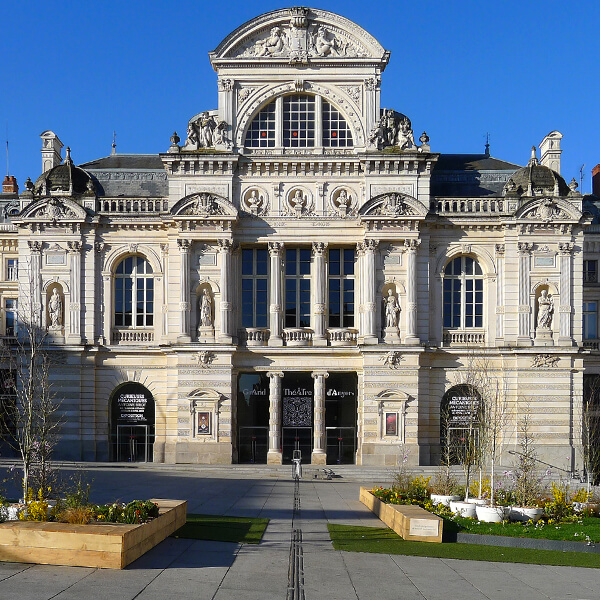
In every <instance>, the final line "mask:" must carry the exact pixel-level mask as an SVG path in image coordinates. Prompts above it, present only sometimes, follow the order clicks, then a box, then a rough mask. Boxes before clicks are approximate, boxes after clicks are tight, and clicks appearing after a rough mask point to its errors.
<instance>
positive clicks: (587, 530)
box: [444, 517, 600, 543]
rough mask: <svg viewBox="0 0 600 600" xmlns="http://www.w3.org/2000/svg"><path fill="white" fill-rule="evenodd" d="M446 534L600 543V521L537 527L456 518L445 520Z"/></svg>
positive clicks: (590, 519)
mask: <svg viewBox="0 0 600 600" xmlns="http://www.w3.org/2000/svg"><path fill="white" fill-rule="evenodd" d="M444 532H448V533H449V532H459V533H479V534H486V535H506V536H509V537H527V538H536V539H546V540H566V541H569V542H585V541H591V542H595V543H600V519H599V518H597V517H582V518H581V519H579V521H577V522H575V523H551V524H548V523H544V522H543V521H539V522H538V524H537V527H536V525H526V524H524V523H508V522H507V523H481V522H480V521H476V520H474V519H464V518H462V517H456V518H454V519H447V518H444ZM588 538H589V540H588Z"/></svg>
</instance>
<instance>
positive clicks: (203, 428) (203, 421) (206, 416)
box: [197, 412, 211, 435]
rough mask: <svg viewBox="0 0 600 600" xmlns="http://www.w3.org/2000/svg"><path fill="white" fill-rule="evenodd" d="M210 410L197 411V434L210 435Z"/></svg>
mask: <svg viewBox="0 0 600 600" xmlns="http://www.w3.org/2000/svg"><path fill="white" fill-rule="evenodd" d="M210 417H211V414H210V412H199V413H198V430H197V431H198V435H210V434H211V427H210V424H211V423H210Z"/></svg>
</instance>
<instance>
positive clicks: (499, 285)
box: [496, 244, 505, 346]
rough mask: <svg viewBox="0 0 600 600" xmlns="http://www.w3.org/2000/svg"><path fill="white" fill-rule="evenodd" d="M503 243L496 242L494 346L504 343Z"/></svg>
mask: <svg viewBox="0 0 600 600" xmlns="http://www.w3.org/2000/svg"><path fill="white" fill-rule="evenodd" d="M504 249H505V247H504V244H496V275H497V277H496V346H503V345H504Z"/></svg>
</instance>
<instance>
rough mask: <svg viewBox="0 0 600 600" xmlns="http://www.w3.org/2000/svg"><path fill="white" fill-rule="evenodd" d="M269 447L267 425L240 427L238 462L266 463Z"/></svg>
mask: <svg viewBox="0 0 600 600" xmlns="http://www.w3.org/2000/svg"><path fill="white" fill-rule="evenodd" d="M268 449H269V428H268V427H240V428H239V442H238V451H239V459H238V462H240V463H250V464H263V465H264V464H266V462H267V450H268Z"/></svg>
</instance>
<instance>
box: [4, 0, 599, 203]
mask: <svg viewBox="0 0 600 600" xmlns="http://www.w3.org/2000/svg"><path fill="white" fill-rule="evenodd" d="M285 6H290V4H289V3H287V2H286V3H278V2H270V1H269V2H249V1H247V0H246V1H240V0H235V1H227V0H223V1H221V2H211V3H208V2H204V1H202V0H194V1H187V0H186V1H175V2H164V1H161V2H158V1H148V0H146V1H144V2H142V1H139V0H127V1H122V0H121V1H118V2H117V1H113V0H105V1H103V2H93V3H92V2H89V3H88V2H81V1H78V2H74V1H72V0H65V1H63V2H54V1H44V2H41V1H32V2H15V3H12V4H11V5H10V8H7V7H5V9H4V11H3V27H2V34H0V50H1V52H0V65H2V68H1V69H0V72H1V76H2V83H1V86H2V87H1V90H2V91H1V93H0V131H1V133H2V140H3V145H4V146H5V140H6V137H7V129H8V139H9V142H10V172H11V174H13V175H16V177H17V178H18V181H19V185H20V187H21V190H22V189H23V183H24V181H25V179H26V178H27V177H28V176H30V177H31V178H32V179H35V178H36V177H37V176H38V175H39V174H40V170H41V156H40V148H41V141H40V138H39V134H40V133H41V132H42V131H44V130H46V129H51V130H53V131H54V132H55V133H56V134H57V135H58V136H59V137H60V139H61V140H62V141H63V143H64V144H65V146H67V145H68V146H71V149H72V155H73V159H74V160H75V162H76V163H83V162H86V161H89V160H92V159H95V158H99V157H101V156H106V155H107V154H109V153H110V146H111V142H112V132H113V130H116V132H117V152H121V153H158V152H165V151H166V150H167V149H168V147H169V136H170V135H171V134H172V132H173V131H174V130H177V131H178V132H179V133H180V135H182V137H185V136H184V133H185V130H186V125H187V121H188V119H189V118H190V117H191V116H193V115H195V114H196V113H198V112H200V111H201V110H205V109H210V108H216V106H217V91H216V74H215V73H214V71H213V70H212V68H211V66H210V64H209V61H208V52H209V51H210V50H213V49H214V48H215V47H216V46H217V44H218V43H219V42H220V41H221V40H222V39H223V38H224V37H225V36H226V35H227V34H228V33H230V32H231V31H232V30H233V29H235V28H236V27H238V26H239V25H241V24H242V23H244V22H245V21H247V20H249V19H251V18H252V17H254V16H256V15H259V14H261V13H263V12H267V11H270V10H274V9H276V8H282V7H285ZM315 7H317V8H322V9H326V10H330V11H332V12H336V13H339V14H341V15H344V16H345V17H347V18H349V19H351V20H353V21H355V22H356V23H358V24H359V25H361V26H362V27H364V28H365V29H366V30H367V31H369V32H370V33H371V34H372V35H373V36H374V37H376V38H377V39H378V40H379V41H380V42H381V44H382V45H383V46H384V48H386V49H388V50H390V51H391V53H392V54H391V60H390V64H389V65H388V68H387V69H386V71H385V73H384V74H383V81H382V106H386V107H388V108H394V109H396V110H398V111H400V112H403V113H404V114H406V115H408V116H409V117H410V119H411V120H412V123H413V128H414V130H415V133H416V134H417V136H418V135H420V133H421V132H422V131H423V130H426V131H427V133H428V134H429V136H430V137H431V147H432V151H434V152H462V153H472V152H483V150H484V144H485V134H486V132H489V133H490V137H491V153H492V155H493V156H495V157H498V158H502V159H504V160H508V161H510V162H515V163H518V164H525V163H526V162H527V160H528V158H529V156H530V148H531V146H532V145H533V144H535V145H538V144H539V142H540V141H541V140H542V138H543V137H544V136H545V135H546V134H547V133H549V132H550V131H552V130H554V129H557V130H559V131H561V132H562V133H563V134H564V139H563V150H564V151H563V161H562V174H563V176H564V177H565V179H566V180H567V182H568V181H570V179H571V178H572V177H576V178H577V180H579V169H580V167H581V165H582V164H585V165H586V166H585V177H584V181H583V188H582V191H583V192H584V193H586V192H589V191H590V185H591V178H590V174H591V169H592V167H593V166H594V165H596V164H597V163H600V147H599V145H598V141H599V140H600V119H599V118H598V112H599V111H598V101H599V96H600V94H599V91H600V85H599V78H600V74H599V70H600V69H599V63H598V59H599V57H600V3H599V2H598V1H597V0H596V1H592V0H583V1H581V2H573V3H571V2H565V1H564V0H563V1H558V0H547V1H544V2H541V1H540V2H537V1H536V2H533V1H528V0H521V1H519V2H517V1H515V0H505V1H502V2H500V1H497V0H496V1H487V0H482V1H479V2H477V1H471V0H465V1H462V2H458V1H445V2H438V1H434V0H418V1H412V2H400V1H394V2H383V1H380V0H371V1H370V2H364V1H358V0H346V1H344V2H342V1H338V0H335V1H334V0H331V1H324V0H320V1H319V2H318V4H315ZM0 157H1V158H0V165H2V171H3V173H2V175H4V174H5V173H6V158H5V152H4V151H3V152H2V154H1V155H0Z"/></svg>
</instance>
